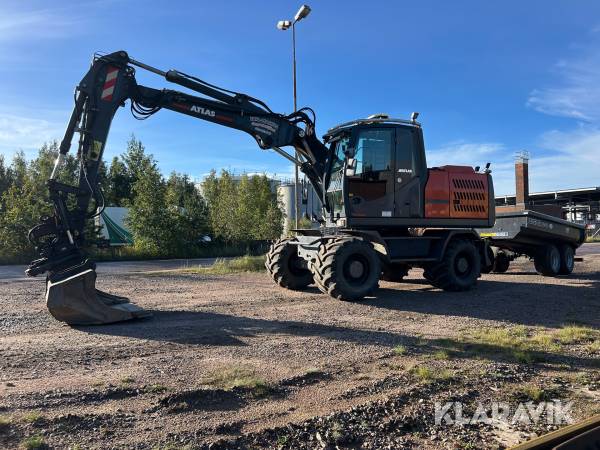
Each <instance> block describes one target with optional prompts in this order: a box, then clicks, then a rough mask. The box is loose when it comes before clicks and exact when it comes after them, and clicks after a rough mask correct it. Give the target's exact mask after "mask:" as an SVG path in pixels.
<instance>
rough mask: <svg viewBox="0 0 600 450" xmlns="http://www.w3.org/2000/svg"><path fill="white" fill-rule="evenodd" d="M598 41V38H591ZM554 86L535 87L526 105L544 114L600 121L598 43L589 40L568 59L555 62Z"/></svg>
mask: <svg viewBox="0 0 600 450" xmlns="http://www.w3.org/2000/svg"><path fill="white" fill-rule="evenodd" d="M594 41H597V38H594ZM554 72H555V73H556V74H557V75H558V77H559V79H560V81H559V82H558V83H557V85H556V86H551V87H545V88H538V89H534V90H533V91H532V92H531V94H530V95H529V98H528V100H527V106H529V107H531V108H533V109H535V110H536V111H539V112H541V113H544V114H549V115H552V116H561V117H571V118H574V119H578V120H584V121H588V122H597V121H598V120H600V83H598V79H599V78H600V45H598V42H592V43H590V45H588V46H587V47H586V49H585V50H581V51H580V53H579V55H577V56H575V57H573V58H571V59H563V60H560V61H558V62H557V63H556V65H555V67H554Z"/></svg>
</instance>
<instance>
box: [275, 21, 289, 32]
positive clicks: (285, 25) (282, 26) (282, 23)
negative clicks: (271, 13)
mask: <svg viewBox="0 0 600 450" xmlns="http://www.w3.org/2000/svg"><path fill="white" fill-rule="evenodd" d="M291 26H292V22H291V21H289V20H280V21H279V22H277V28H279V29H280V30H287V29H288V28H289V27H291Z"/></svg>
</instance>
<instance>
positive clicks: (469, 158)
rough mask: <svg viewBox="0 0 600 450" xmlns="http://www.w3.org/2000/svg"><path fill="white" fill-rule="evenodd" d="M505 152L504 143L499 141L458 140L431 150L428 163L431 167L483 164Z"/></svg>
mask: <svg viewBox="0 0 600 450" xmlns="http://www.w3.org/2000/svg"><path fill="white" fill-rule="evenodd" d="M504 153H506V149H505V147H504V145H503V144H500V143H498V142H482V143H474V142H466V141H456V142H450V143H448V144H446V145H444V146H443V147H440V148H437V149H433V150H429V151H428V153H427V164H428V165H429V166H430V167H433V166H444V165H471V166H483V165H485V163H486V162H488V161H490V158H495V157H498V156H500V155H502V154H504ZM486 158H487V159H486Z"/></svg>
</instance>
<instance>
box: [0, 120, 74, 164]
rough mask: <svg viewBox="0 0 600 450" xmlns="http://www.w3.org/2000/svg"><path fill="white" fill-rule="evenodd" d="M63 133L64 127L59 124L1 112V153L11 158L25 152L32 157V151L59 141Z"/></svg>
mask: <svg viewBox="0 0 600 450" xmlns="http://www.w3.org/2000/svg"><path fill="white" fill-rule="evenodd" d="M63 131H64V125H59V124H58V123H57V122H51V121H49V120H45V119H35V118H30V117H23V116H17V115H13V114H6V113H1V112H0V153H2V154H4V155H5V156H8V157H10V156H11V155H12V154H14V153H15V152H16V151H18V150H24V151H25V152H26V153H28V154H29V156H31V152H32V151H34V150H37V149H39V148H40V147H41V146H42V144H44V143H45V142H50V141H52V140H55V139H58V138H59V137H60V136H61V135H62V133H63Z"/></svg>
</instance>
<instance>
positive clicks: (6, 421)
mask: <svg viewBox="0 0 600 450" xmlns="http://www.w3.org/2000/svg"><path fill="white" fill-rule="evenodd" d="M11 423H12V421H11V420H10V417H6V416H0V430H3V429H4V428H8V427H9V426H10V425H11Z"/></svg>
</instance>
